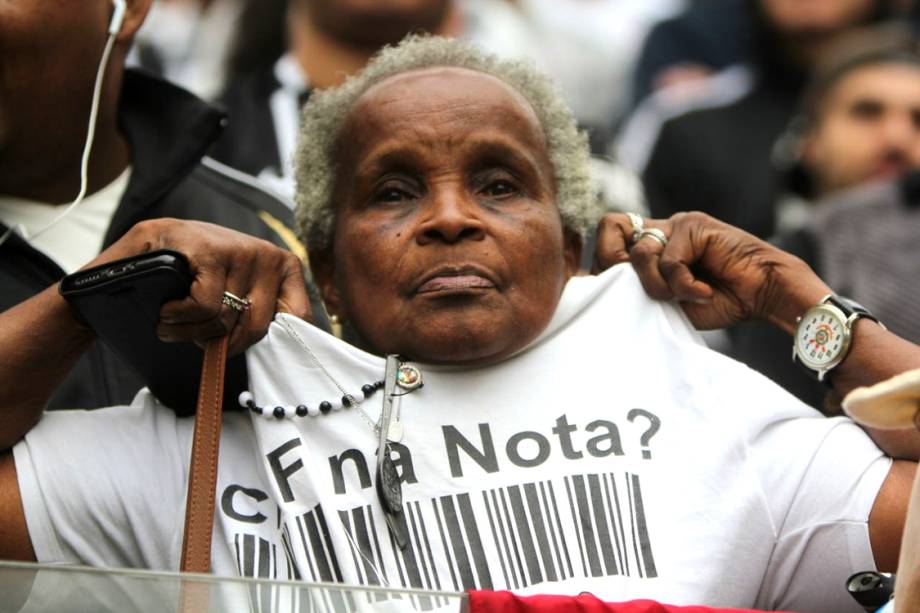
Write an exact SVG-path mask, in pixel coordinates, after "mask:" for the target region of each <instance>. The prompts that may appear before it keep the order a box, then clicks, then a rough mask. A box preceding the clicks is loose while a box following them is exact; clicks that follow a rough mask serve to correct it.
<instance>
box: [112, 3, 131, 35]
mask: <svg viewBox="0 0 920 613" xmlns="http://www.w3.org/2000/svg"><path fill="white" fill-rule="evenodd" d="M126 9H127V7H126V6H125V0H112V21H110V22H109V36H116V35H117V34H118V32H119V31H120V30H121V24H122V22H123V21H124V20H125V10H126Z"/></svg>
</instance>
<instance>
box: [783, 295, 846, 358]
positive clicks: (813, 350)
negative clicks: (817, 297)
mask: <svg viewBox="0 0 920 613" xmlns="http://www.w3.org/2000/svg"><path fill="white" fill-rule="evenodd" d="M849 344H850V330H849V328H848V327H847V323H846V317H845V316H844V315H843V313H842V312H841V311H840V309H838V308H836V307H833V306H830V305H825V304H822V305H818V306H816V307H812V308H810V309H808V311H807V312H806V313H805V315H804V316H803V317H802V320H801V321H799V324H798V327H797V328H796V331H795V352H796V355H798V358H799V360H801V361H802V362H803V363H804V364H805V365H806V366H808V367H809V368H811V369H813V370H825V369H828V368H831V367H832V366H835V365H836V364H837V363H838V362H839V361H840V360H841V359H843V356H844V355H846V350H847V347H848V346H849Z"/></svg>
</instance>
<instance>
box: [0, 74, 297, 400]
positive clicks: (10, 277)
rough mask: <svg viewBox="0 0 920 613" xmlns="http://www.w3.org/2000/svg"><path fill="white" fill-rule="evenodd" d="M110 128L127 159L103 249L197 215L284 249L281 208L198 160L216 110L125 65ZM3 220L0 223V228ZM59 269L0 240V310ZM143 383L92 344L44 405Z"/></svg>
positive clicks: (126, 393) (215, 131) (212, 134)
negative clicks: (117, 131) (138, 231)
mask: <svg viewBox="0 0 920 613" xmlns="http://www.w3.org/2000/svg"><path fill="white" fill-rule="evenodd" d="M118 120H119V126H120V128H121V130H122V132H123V134H124V135H125V136H126V137H127V139H128V142H129V145H130V150H131V164H132V166H133V169H132V172H131V178H130V181H129V184H128V187H127V189H126V190H125V193H124V195H123V197H122V199H121V203H120V204H119V206H118V209H117V210H116V212H115V214H114V216H113V218H112V221H111V223H110V225H109V228H108V230H107V232H106V236H105V240H104V242H103V248H105V247H108V246H109V245H111V244H112V243H113V242H115V241H116V240H118V238H120V237H121V236H122V235H123V234H124V233H125V232H127V230H128V229H130V228H131V227H132V226H133V225H134V224H136V223H137V222H139V221H142V220H145V219H153V218H158V217H176V218H181V219H195V220H200V221H207V222H211V223H215V224H219V225H222V226H226V227H228V228H233V229H235V230H239V231H241V232H245V233H247V234H251V235H253V236H257V237H260V238H263V239H266V240H269V241H272V242H274V243H275V244H277V245H279V246H282V247H285V248H293V247H295V246H296V243H295V244H289V243H286V242H285V240H283V238H282V237H281V236H280V235H279V234H277V233H276V232H275V231H274V230H273V229H272V228H271V227H270V226H269V225H268V224H269V223H275V221H277V222H280V223H281V224H283V225H284V226H287V227H290V226H291V224H292V221H293V220H292V213H291V210H290V208H289V207H288V206H287V205H285V204H284V203H283V202H282V201H281V200H279V199H278V198H277V197H275V196H273V195H271V194H269V193H268V192H266V191H264V190H263V189H262V188H260V187H258V186H257V184H255V183H254V182H253V181H252V180H251V179H249V178H248V177H246V176H245V175H243V174H242V173H238V172H236V171H233V170H230V169H227V168H225V167H223V166H222V165H220V164H218V163H217V162H215V161H213V160H210V159H208V158H204V157H203V156H204V153H205V152H206V151H207V150H208V148H209V147H210V146H211V145H212V143H213V142H214V141H215V139H217V137H218V136H219V135H220V133H221V130H222V129H223V126H224V125H225V123H226V118H225V116H224V114H223V113H222V112H220V111H218V110H216V109H214V108H213V107H211V106H209V105H207V104H205V103H204V102H202V101H201V100H199V99H198V98H196V97H194V96H192V95H191V94H190V93H188V92H186V91H185V90H182V89H180V88H178V87H176V86H174V85H171V84H169V83H167V82H165V81H162V80H160V79H157V78H154V77H151V76H147V75H145V74H142V73H140V72H136V71H130V70H129V71H126V73H125V79H124V85H123V89H122V95H121V102H120V108H119V117H118ZM5 230H6V228H5V227H4V226H3V224H0V234H2V233H3V232H4V231H5ZM63 275H64V271H62V270H61V269H60V267H59V266H58V265H57V264H56V263H55V262H53V261H52V260H51V259H50V258H48V257H47V256H45V255H44V254H43V253H41V252H40V251H38V250H36V249H34V248H33V247H32V246H31V245H29V244H28V243H27V242H26V241H24V240H22V239H21V238H20V237H19V236H18V235H16V234H13V235H12V236H10V238H9V240H7V241H6V242H5V243H4V244H3V245H0V310H6V309H8V308H10V307H12V306H14V305H16V304H18V303H20V302H22V301H23V300H26V299H27V298H30V297H31V296H34V295H35V294H37V293H39V292H40V291H42V290H43V289H45V288H46V287H48V286H49V285H52V284H54V283H56V282H57V281H59V280H60V279H61V277H62V276H63ZM142 386H143V384H142V383H141V381H140V380H139V379H138V378H137V376H136V375H134V374H133V373H132V372H130V371H128V370H126V369H125V368H124V366H123V365H121V364H120V363H119V361H118V360H117V358H115V356H114V355H113V354H112V353H111V352H110V351H108V350H107V349H106V348H105V347H104V346H102V345H101V344H100V343H94V344H93V345H92V347H91V348H90V349H89V350H88V351H87V352H86V353H85V354H84V355H83V356H82V357H81V358H80V360H79V361H78V363H77V364H76V365H75V366H74V368H73V370H72V371H71V372H70V374H69V375H68V377H67V378H66V379H65V381H64V382H63V383H62V384H61V386H60V387H59V388H58V389H57V391H56V392H55V394H54V396H53V397H52V399H51V402H50V404H49V408H95V407H102V406H110V405H114V404H122V403H127V402H129V401H130V400H131V398H132V397H133V396H134V394H135V393H136V392H137V390H138V389H140V388H141V387H142Z"/></svg>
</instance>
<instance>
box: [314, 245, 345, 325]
mask: <svg viewBox="0 0 920 613" xmlns="http://www.w3.org/2000/svg"><path fill="white" fill-rule="evenodd" d="M310 271H311V272H312V273H313V280H314V281H315V282H316V287H317V289H319V294H320V296H321V297H322V299H323V304H325V305H326V312H327V313H329V314H330V315H338V316H339V317H341V316H342V310H341V299H340V296H339V291H338V289H337V288H336V285H335V258H334V257H333V255H332V248H331V247H330V248H327V249H323V250H322V251H311V252H310Z"/></svg>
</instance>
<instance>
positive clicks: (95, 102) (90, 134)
mask: <svg viewBox="0 0 920 613" xmlns="http://www.w3.org/2000/svg"><path fill="white" fill-rule="evenodd" d="M114 45H115V34H109V36H108V38H107V39H106V42H105V49H104V50H103V51H102V59H101V60H100V61H99V68H98V69H97V70H96V82H95V84H94V85H93V99H92V102H91V103H90V111H89V126H88V127H87V131H86V144H85V145H83V157H82V159H81V161H80V192H79V193H78V194H77V197H76V199H74V201H73V202H71V203H70V204H68V205H67V208H66V209H64V210H63V211H61V214H60V215H58V216H57V217H55V218H54V219H53V220H52V221H51V222H50V223H48V224H47V225H46V226H45V227H43V228H41V229H40V230H38V231H37V232H35V233H34V234H32V235H31V236H28V235H27V233H26V229H25V228H24V227H23V226H22V225H21V224H17V225H16V226H12V227H10V228H9V229H7V231H6V232H5V233H4V234H3V236H2V237H0V245H2V244H3V243H4V242H6V240H7V239H8V238H9V237H10V235H11V234H12V233H13V231H14V230H15V229H17V228H18V229H19V232H20V234H21V235H22V237H23V238H24V239H26V240H27V241H32V240H35V239H36V238H38V237H39V236H41V235H42V234H44V233H45V232H47V231H48V230H50V229H51V228H53V227H54V226H55V225H57V223H58V222H60V221H61V220H62V219H64V218H65V217H66V216H67V215H69V214H70V212H71V211H73V210H74V209H75V208H76V207H77V206H78V205H79V204H80V203H81V202H83V198H84V197H85V196H86V190H87V187H88V183H89V180H88V174H89V156H90V153H91V152H92V150H93V140H94V139H95V136H96V118H97V116H98V114H99V99H100V98H101V96H102V82H103V80H104V77H105V69H106V66H107V65H108V63H109V55H110V54H111V53H112V47H113V46H114Z"/></svg>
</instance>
